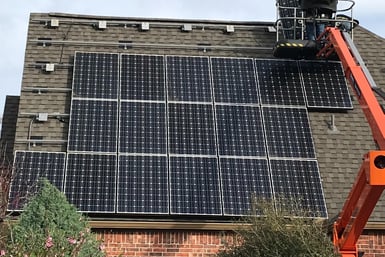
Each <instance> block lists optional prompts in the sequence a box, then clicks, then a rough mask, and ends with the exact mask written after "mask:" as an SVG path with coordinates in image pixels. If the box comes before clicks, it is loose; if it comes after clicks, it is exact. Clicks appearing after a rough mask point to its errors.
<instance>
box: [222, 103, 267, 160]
mask: <svg viewBox="0 0 385 257" xmlns="http://www.w3.org/2000/svg"><path fill="white" fill-rule="evenodd" d="M215 108H216V120H217V133H218V148H219V154H220V155H236V156H266V149H265V138H264V131H263V125H262V116H261V111H260V108H259V107H250V106H229V105H217V106H215Z"/></svg>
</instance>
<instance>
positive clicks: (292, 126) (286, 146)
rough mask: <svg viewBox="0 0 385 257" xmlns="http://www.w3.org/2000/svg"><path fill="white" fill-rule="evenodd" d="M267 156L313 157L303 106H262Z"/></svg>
mask: <svg viewBox="0 0 385 257" xmlns="http://www.w3.org/2000/svg"><path fill="white" fill-rule="evenodd" d="M262 113H263V119H264V124H265V131H266V141H267V150H268V153H269V157H293V158H315V149H314V143H313V137H312V134H311V129H310V123H309V117H308V114H307V110H306V109H305V108H287V107H282V108H276V107H263V108H262Z"/></svg>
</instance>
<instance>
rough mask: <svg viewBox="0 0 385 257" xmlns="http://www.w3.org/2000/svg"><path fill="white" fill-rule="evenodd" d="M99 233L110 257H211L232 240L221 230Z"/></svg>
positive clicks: (117, 231) (105, 231) (103, 231)
mask: <svg viewBox="0 0 385 257" xmlns="http://www.w3.org/2000/svg"><path fill="white" fill-rule="evenodd" d="M97 233H98V235H99V238H100V239H102V240H103V241H104V245H105V250H106V252H107V253H108V256H109V257H115V256H173V257H212V256H215V255H216V253H217V252H218V250H219V249H220V248H222V247H223V246H224V243H225V242H229V240H231V239H232V236H231V235H230V233H228V234H225V233H223V232H219V231H214V232H213V231H180V230H176V231H169V230H154V231H147V230H144V231H138V230H100V231H97Z"/></svg>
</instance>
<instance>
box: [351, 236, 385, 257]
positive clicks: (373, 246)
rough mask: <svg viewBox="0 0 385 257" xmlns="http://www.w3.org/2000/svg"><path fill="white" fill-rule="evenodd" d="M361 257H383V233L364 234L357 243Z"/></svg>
mask: <svg viewBox="0 0 385 257" xmlns="http://www.w3.org/2000/svg"><path fill="white" fill-rule="evenodd" d="M358 248H359V249H360V252H363V253H364V255H363V257H384V256H385V231H369V232H365V233H364V234H363V235H362V236H361V237H360V240H359V242H358Z"/></svg>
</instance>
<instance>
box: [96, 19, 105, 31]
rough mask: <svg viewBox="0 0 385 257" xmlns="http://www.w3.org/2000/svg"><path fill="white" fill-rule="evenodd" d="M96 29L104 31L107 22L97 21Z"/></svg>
mask: <svg viewBox="0 0 385 257" xmlns="http://www.w3.org/2000/svg"><path fill="white" fill-rule="evenodd" d="M96 26H97V27H98V29H101V30H103V29H106V28H107V21H98V23H97V25H96Z"/></svg>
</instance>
